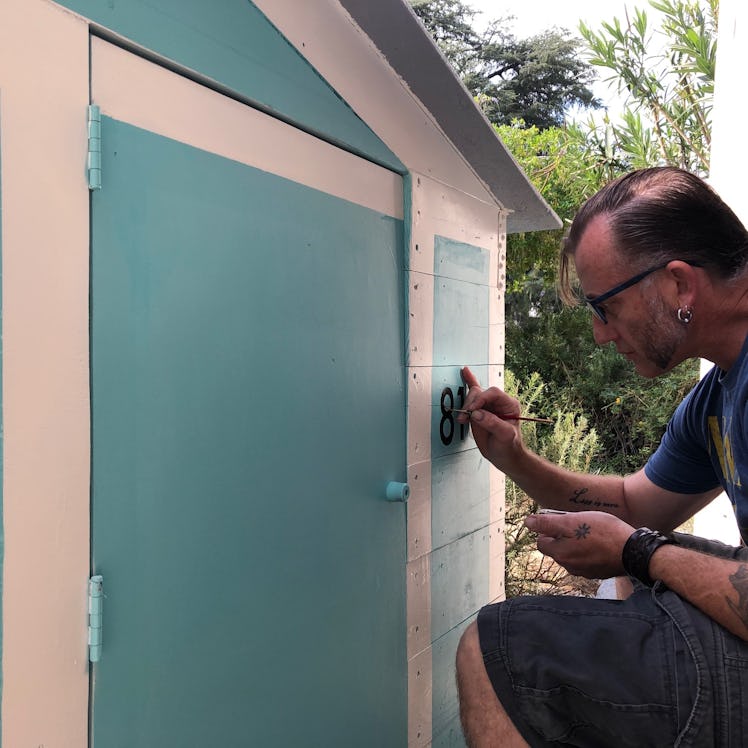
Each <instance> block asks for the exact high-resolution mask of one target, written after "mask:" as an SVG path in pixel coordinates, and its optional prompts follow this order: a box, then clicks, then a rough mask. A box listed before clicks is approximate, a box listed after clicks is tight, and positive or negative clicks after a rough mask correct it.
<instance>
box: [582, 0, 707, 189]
mask: <svg viewBox="0 0 748 748" xmlns="http://www.w3.org/2000/svg"><path fill="white" fill-rule="evenodd" d="M649 5H650V6H651V8H653V9H654V10H656V11H658V14H659V15H657V16H656V17H657V18H658V23H657V25H652V23H651V18H650V15H648V14H647V12H646V10H643V9H640V8H634V9H633V11H631V12H630V13H629V12H628V11H627V12H626V17H625V20H624V21H621V20H620V19H618V18H614V19H613V20H612V21H610V22H609V23H604V24H603V25H602V28H601V29H600V30H599V31H593V30H592V29H591V28H590V27H588V26H586V25H585V24H584V23H581V24H580V27H579V28H580V32H581V34H582V37H583V38H584V40H585V41H586V43H587V47H588V50H587V53H588V59H589V62H590V63H591V64H592V65H594V66H595V67H596V68H599V69H601V70H602V71H604V72H607V74H608V78H607V79H606V80H607V81H608V82H609V83H611V84H612V85H613V87H614V88H615V89H616V91H617V92H618V94H620V95H623V96H624V97H625V102H626V106H625V108H624V111H623V114H622V116H621V120H620V122H618V123H613V122H610V121H606V122H603V123H602V124H596V123H590V127H591V137H592V140H593V141H594V142H595V143H596V147H597V149H598V150H600V146H601V142H602V140H604V139H605V138H607V139H608V141H610V140H611V139H612V141H613V143H614V145H615V147H616V148H617V149H618V150H619V151H620V153H622V154H624V156H625V159H626V161H627V162H628V165H629V166H630V167H631V168H641V167H645V166H654V165H658V164H670V165H673V166H680V167H682V168H684V169H688V170H690V171H693V172H695V173H699V174H703V175H705V174H708V172H709V146H710V142H711V110H712V100H713V96H714V71H715V63H716V50H717V16H718V0H701V1H700V2H697V1H696V0H651V1H650V3H649ZM611 136H612V138H611Z"/></svg>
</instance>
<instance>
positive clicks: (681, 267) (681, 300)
mask: <svg viewBox="0 0 748 748" xmlns="http://www.w3.org/2000/svg"><path fill="white" fill-rule="evenodd" d="M665 272H666V273H667V274H668V277H669V279H670V281H671V283H672V289H673V292H674V297H675V301H677V305H678V307H683V306H691V307H692V306H694V305H695V303H696V300H697V298H698V296H699V286H700V285H701V276H700V275H699V269H698V268H695V267H694V266H693V265H689V264H688V263H687V262H683V260H672V261H671V262H669V263H668V264H667V266H666V267H665Z"/></svg>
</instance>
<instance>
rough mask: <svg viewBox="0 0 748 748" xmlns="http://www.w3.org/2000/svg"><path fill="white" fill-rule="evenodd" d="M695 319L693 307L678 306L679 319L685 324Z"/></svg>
mask: <svg viewBox="0 0 748 748" xmlns="http://www.w3.org/2000/svg"><path fill="white" fill-rule="evenodd" d="M692 319H693V309H691V307H690V306H682V307H679V308H678V320H679V321H680V322H682V323H683V324H684V325H687V324H688V323H689V322H690V321H691V320H692Z"/></svg>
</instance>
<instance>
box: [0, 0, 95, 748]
mask: <svg viewBox="0 0 748 748" xmlns="http://www.w3.org/2000/svg"><path fill="white" fill-rule="evenodd" d="M88 62H89V61H88V27H87V25H86V24H85V23H84V22H83V21H81V19H79V18H77V17H76V16H75V15H74V14H72V13H69V12H68V11H65V10H63V9H61V8H60V7H59V6H56V5H54V4H53V3H51V2H47V1H46V0H2V2H0V100H1V103H2V107H1V109H0V143H1V147H2V154H1V156H0V165H1V166H2V175H1V178H2V211H3V216H2V262H3V274H2V276H3V277H2V283H3V298H2V318H3V336H2V345H3V361H2V363H3V421H4V437H5V438H4V443H3V449H4V455H3V456H4V471H3V499H4V505H3V510H4V537H5V559H4V567H3V642H2V645H3V646H2V668H3V672H2V676H3V684H2V745H3V746H8V747H9V748H13V747H14V746H19V747H20V746H35V747H36V746H42V745H43V746H76V748H78V747H82V746H85V745H87V742H88V737H87V726H88V652H87V645H86V625H87V617H86V593H87V586H86V581H87V578H88V570H89V459H90V451H89V450H90V447H89V445H90V438H89V388H88V373H89V362H88V244H89V237H88V189H87V185H86V182H85V163H86V106H87V104H88Z"/></svg>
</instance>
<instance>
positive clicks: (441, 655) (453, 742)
mask: <svg viewBox="0 0 748 748" xmlns="http://www.w3.org/2000/svg"><path fill="white" fill-rule="evenodd" d="M474 620H475V616H471V617H470V618H469V619H468V620H466V621H463V622H462V623H461V624H460V625H459V626H456V627H455V628H453V629H452V630H451V631H448V632H447V633H446V634H444V636H441V637H439V639H437V640H436V641H435V642H434V643H433V645H432V647H431V671H432V677H433V684H434V686H433V688H434V690H433V694H432V724H431V740H432V742H431V745H432V746H439V748H465V739H464V737H463V735H462V726H461V725H460V707H459V702H458V699H457V686H456V682H455V652H456V651H457V645H458V643H459V641H460V637H461V636H462V634H463V632H464V631H465V629H466V628H467V627H468V625H469V624H470V623H472V622H473V621H474Z"/></svg>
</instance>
